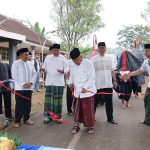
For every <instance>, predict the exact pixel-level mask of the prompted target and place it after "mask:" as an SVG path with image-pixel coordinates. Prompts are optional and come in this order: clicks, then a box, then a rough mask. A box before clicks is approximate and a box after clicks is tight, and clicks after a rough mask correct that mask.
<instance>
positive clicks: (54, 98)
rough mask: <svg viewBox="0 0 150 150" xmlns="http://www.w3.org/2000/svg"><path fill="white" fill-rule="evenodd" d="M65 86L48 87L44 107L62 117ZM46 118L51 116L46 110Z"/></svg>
mask: <svg viewBox="0 0 150 150" xmlns="http://www.w3.org/2000/svg"><path fill="white" fill-rule="evenodd" d="M63 91H64V87H63V86H46V93H45V102H44V106H45V107H46V108H47V109H48V110H49V111H51V112H53V113H55V114H57V115H59V116H61V113H62V99H63ZM44 116H50V115H49V113H48V112H47V111H46V110H45V109H44Z"/></svg>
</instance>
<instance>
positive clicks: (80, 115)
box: [69, 48, 96, 134]
mask: <svg viewBox="0 0 150 150" xmlns="http://www.w3.org/2000/svg"><path fill="white" fill-rule="evenodd" d="M70 57H71V59H72V60H73V62H74V63H73V65H72V66H71V70H70V79H69V87H70V88H71V89H72V90H74V100H73V117H74V121H75V126H74V127H73V129H72V131H71V132H72V133H73V134H76V133H77V132H78V131H79V130H80V127H79V123H83V124H84V126H85V127H87V128H88V133H89V134H92V133H94V124H95V121H94V118H95V117H94V95H95V93H96V87H95V70H94V66H93V63H92V62H91V61H89V60H86V59H84V58H82V56H80V51H79V49H78V48H74V49H73V50H72V51H71V52H70Z"/></svg>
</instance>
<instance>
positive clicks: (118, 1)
mask: <svg viewBox="0 0 150 150" xmlns="http://www.w3.org/2000/svg"><path fill="white" fill-rule="evenodd" d="M146 2H147V0H101V3H102V5H103V8H104V10H103V12H101V13H100V16H101V17H102V21H103V22H104V23H105V27H104V28H102V29H100V31H99V32H96V33H93V35H94V34H96V35H97V38H98V41H99V42H100V41H104V42H106V45H107V47H112V48H113V47H115V46H116V41H117V33H118V30H121V29H122V25H130V24H131V25H135V24H143V25H146V22H145V21H144V20H143V19H142V18H141V15H140V13H141V12H142V11H143V10H144V8H145V7H146ZM0 6H1V7H0V13H1V14H3V15H6V16H8V17H12V18H13V17H14V18H15V19H21V20H25V21H26V20H27V19H29V20H30V22H31V23H32V24H34V23H35V22H37V21H38V22H39V23H40V27H43V26H45V28H46V31H52V30H54V26H53V25H52V22H51V20H50V8H51V0H0ZM54 38H55V37H54ZM86 44H90V45H92V35H91V38H90V39H89V40H88V41H87V42H86Z"/></svg>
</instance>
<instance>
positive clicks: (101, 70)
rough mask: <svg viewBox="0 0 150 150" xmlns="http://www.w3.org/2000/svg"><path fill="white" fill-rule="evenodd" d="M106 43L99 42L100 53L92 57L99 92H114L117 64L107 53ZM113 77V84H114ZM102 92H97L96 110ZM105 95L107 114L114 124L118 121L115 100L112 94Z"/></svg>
mask: <svg viewBox="0 0 150 150" xmlns="http://www.w3.org/2000/svg"><path fill="white" fill-rule="evenodd" d="M105 51H106V45H105V43H104V42H100V43H98V52H99V54H98V55H96V56H94V57H93V58H92V62H93V63H94V67H95V79H96V88H97V93H98V92H106V93H113V84H114V86H117V82H116V75H115V72H114V70H115V69H116V66H114V65H113V63H112V61H111V58H110V57H109V56H106V55H105ZM112 77H113V81H114V82H113V84H112ZM101 96H102V95H101V94H100V95H99V94H96V96H95V112H96V107H97V105H98V102H99V100H100V99H101ZM104 97H105V108H106V114H107V121H108V122H110V123H113V124H117V122H115V121H114V119H113V101H112V94H106V95H104Z"/></svg>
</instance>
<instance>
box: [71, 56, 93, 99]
mask: <svg viewBox="0 0 150 150" xmlns="http://www.w3.org/2000/svg"><path fill="white" fill-rule="evenodd" d="M71 67H72V68H71V71H70V79H69V84H73V85H74V96H75V97H76V98H78V97H80V98H86V97H91V96H93V95H94V94H95V93H96V86H95V69H94V65H93V63H92V62H91V61H89V60H86V59H83V60H82V62H81V64H80V65H79V66H78V65H76V64H73V65H72V66H71ZM82 88H85V89H86V90H88V91H92V92H93V93H90V92H86V93H81V91H82Z"/></svg>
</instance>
